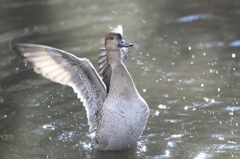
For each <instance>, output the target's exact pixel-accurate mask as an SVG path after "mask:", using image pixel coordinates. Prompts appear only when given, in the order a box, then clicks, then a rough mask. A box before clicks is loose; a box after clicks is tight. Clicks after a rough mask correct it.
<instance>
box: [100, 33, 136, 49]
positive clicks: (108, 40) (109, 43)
mask: <svg viewBox="0 0 240 159" xmlns="http://www.w3.org/2000/svg"><path fill="white" fill-rule="evenodd" d="M132 46H133V44H131V43H127V42H125V41H124V40H123V38H122V35H121V34H120V33H118V32H112V31H111V32H108V33H107V34H106V36H105V48H106V50H117V49H119V48H121V47H132Z"/></svg>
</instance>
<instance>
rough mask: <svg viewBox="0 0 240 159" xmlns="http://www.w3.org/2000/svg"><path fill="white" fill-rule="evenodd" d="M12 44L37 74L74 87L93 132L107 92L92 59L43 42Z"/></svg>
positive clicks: (12, 47)
mask: <svg viewBox="0 0 240 159" xmlns="http://www.w3.org/2000/svg"><path fill="white" fill-rule="evenodd" d="M9 47H10V50H12V51H13V52H15V53H17V54H18V55H19V56H20V57H21V58H22V59H23V61H24V62H25V64H26V65H27V66H30V67H33V68H34V71H35V72H36V73H39V74H41V75H43V76H44V77H45V78H48V79H50V80H52V81H54V82H58V83H60V84H63V85H68V86H70V87H72V88H73V90H74V92H75V93H77V96H78V98H80V100H81V101H82V102H83V105H84V106H85V109H86V111H87V117H88V124H89V126H90V127H89V131H93V130H95V129H96V128H97V123H98V118H99V112H100V109H101V107H102V105H103V102H104V99H105V98H106V95H107V92H106V86H105V84H104V83H103V81H102V80H101V78H100V77H99V75H98V73H97V72H96V70H95V69H94V67H93V65H92V64H91V62H90V61H89V60H87V59H85V58H78V57H76V56H74V55H72V54H70V53H67V52H65V51H62V50H59V49H55V48H51V47H47V46H43V45H35V44H10V46H9Z"/></svg>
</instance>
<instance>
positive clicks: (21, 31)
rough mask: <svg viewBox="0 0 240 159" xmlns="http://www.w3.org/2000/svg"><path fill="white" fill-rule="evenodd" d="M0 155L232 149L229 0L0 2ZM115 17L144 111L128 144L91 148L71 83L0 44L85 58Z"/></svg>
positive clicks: (238, 143)
mask: <svg viewBox="0 0 240 159" xmlns="http://www.w3.org/2000/svg"><path fill="white" fill-rule="evenodd" d="M0 4H1V5H0V16H1V22H0V24H1V25H0V48H1V51H0V56H1V58H0V86H1V87H0V107H1V109H0V141H1V142H0V149H1V153H0V158H104V159H105V158H131V159H132V158H153V159H158V158H183V159H186V158H191V159H209V158H211V159H217V158H240V152H239V149H240V132H239V124H240V123H239V121H240V113H239V109H240V104H239V92H240V90H239V89H240V88H239V87H240V84H239V82H238V81H239V77H240V62H239V61H240V60H239V59H240V58H239V57H240V53H239V47H240V42H239V41H240V39H239V36H238V35H239V33H240V32H239V22H240V21H239V14H240V12H239V7H240V2H238V1H224V0H221V1H200V0H192V1H188V0H184V1H175V0H168V1H164V0H155V1H153V0H152V1H144V0H139V1H131V0H130V1H119V2H114V1H108V0H104V1H87V0H86V1H79V0H70V1H63V0H45V1H33V0H30V1H23V0H22V1H19V0H10V1H2V2H0ZM118 24H122V25H123V29H124V37H125V40H126V41H128V42H131V43H133V44H134V47H133V48H130V49H129V57H128V60H127V68H128V70H129V72H130V73H131V75H132V77H133V80H134V82H135V84H136V87H137V88H138V90H139V92H140V94H141V95H142V96H143V98H144V99H145V100H146V101H147V103H148V105H149V107H150V116H149V120H148V123H147V126H146V129H145V131H144V133H143V134H142V137H141V138H140V139H139V143H138V146H137V147H135V148H132V149H130V150H126V151H120V152H97V151H96V150H95V149H94V148H93V147H92V145H91V138H92V136H93V134H91V133H89V132H88V126H87V120H86V113H85V110H84V108H83V107H82V104H81V103H80V102H79V100H78V99H77V98H76V94H74V93H73V91H72V89H71V88H69V87H66V86H61V85H59V84H56V83H53V82H51V81H49V80H47V79H44V78H42V77H41V76H40V75H37V74H35V73H34V72H33V71H32V70H31V69H29V68H26V67H25V66H24V64H23V63H22V62H21V60H19V59H18V58H17V57H16V56H15V55H14V54H13V53H11V52H10V51H8V43H9V42H10V41H12V42H26V43H37V44H44V45H48V46H52V47H56V48H59V49H62V50H65V51H68V52H71V53H73V54H75V55H77V56H79V57H86V58H88V59H90V60H91V61H92V63H93V64H94V66H97V52H98V49H99V47H100V45H101V42H100V40H101V38H103V37H104V35H105V34H106V32H107V31H109V30H110V29H109V26H111V27H114V26H116V25H118Z"/></svg>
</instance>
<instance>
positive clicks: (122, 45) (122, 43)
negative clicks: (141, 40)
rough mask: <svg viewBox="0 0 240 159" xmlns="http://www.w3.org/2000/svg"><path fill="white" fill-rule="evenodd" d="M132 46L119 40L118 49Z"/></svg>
mask: <svg viewBox="0 0 240 159" xmlns="http://www.w3.org/2000/svg"><path fill="white" fill-rule="evenodd" d="M132 46H133V44H131V43H126V42H125V41H124V40H123V39H119V43H118V47H132Z"/></svg>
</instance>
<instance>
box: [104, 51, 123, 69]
mask: <svg viewBox="0 0 240 159" xmlns="http://www.w3.org/2000/svg"><path fill="white" fill-rule="evenodd" d="M107 55H108V59H109V62H110V65H111V67H112V68H114V67H116V66H119V65H122V60H121V52H120V49H117V50H111V51H108V53H107Z"/></svg>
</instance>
